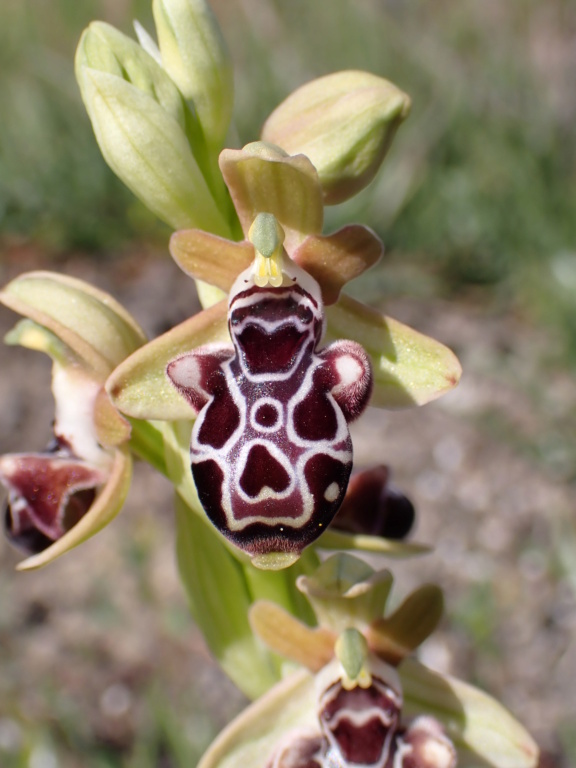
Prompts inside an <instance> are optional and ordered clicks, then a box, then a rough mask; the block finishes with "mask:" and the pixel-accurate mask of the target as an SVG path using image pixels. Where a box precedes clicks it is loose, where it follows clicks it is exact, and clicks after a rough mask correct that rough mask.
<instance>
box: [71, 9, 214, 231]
mask: <svg viewBox="0 0 576 768" xmlns="http://www.w3.org/2000/svg"><path fill="white" fill-rule="evenodd" d="M76 77H77V80H78V84H79V86H80V90H81V93H82V98H83V100H84V103H85V105H86V109H87V111H88V114H89V116H90V119H91V121H92V126H93V128H94V133H95V134H96V139H97V141H98V144H99V146H100V149H101V151H102V154H103V155H104V159H105V160H106V162H107V163H108V165H109V166H110V167H111V168H112V170H113V171H114V172H115V173H116V174H117V175H118V176H119V177H120V178H121V179H122V181H123V182H124V183H125V184H126V186H127V187H129V188H130V189H131V190H132V192H134V194H135V195H136V196H137V197H139V198H140V199H141V200H142V202H144V203H145V205H147V206H148V207H149V208H150V210H152V211H153V212H154V213H155V214H156V215H157V216H158V217H159V218H161V219H162V220H163V221H166V222H167V223H168V224H170V225H171V226H172V227H174V228H176V229H178V228H180V227H193V226H199V225H201V226H202V227H203V228H204V229H208V230H211V231H213V232H217V233H219V234H227V233H228V230H229V228H228V225H227V224H226V222H225V220H224V217H223V215H222V214H221V213H220V211H219V209H218V207H217V205H216V203H215V201H214V198H213V196H212V194H211V192H210V189H209V186H208V184H207V182H206V179H205V177H204V175H203V174H202V171H201V169H200V167H199V164H198V161H197V158H196V157H195V156H194V154H193V152H192V149H191V147H190V143H189V141H188V138H187V132H188V133H189V131H188V130H187V129H188V127H189V123H190V119H191V118H190V113H189V110H188V108H187V106H186V105H185V104H184V102H183V99H182V95H181V94H180V92H179V91H178V88H177V87H176V86H175V85H174V83H173V82H172V81H171V79H170V78H169V77H168V75H167V74H166V73H165V72H164V70H163V69H162V67H160V65H159V64H158V63H157V62H156V61H155V60H154V58H153V57H152V56H151V55H150V54H148V53H147V52H146V51H145V50H144V49H143V48H141V47H140V46H139V45H138V44H137V43H136V42H135V41H133V40H131V39H130V38H128V37H126V36H125V35H123V34H122V33H120V32H118V31H117V30H115V29H114V28H113V27H110V26H109V25H107V24H103V23H100V22H96V23H94V24H91V25H90V26H89V27H88V29H86V30H85V32H84V34H83V35H82V38H81V39H80V43H79V45H78V50H77V53H76ZM196 151H198V148H196ZM200 159H202V158H200Z"/></svg>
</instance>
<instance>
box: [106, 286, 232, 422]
mask: <svg viewBox="0 0 576 768" xmlns="http://www.w3.org/2000/svg"><path fill="white" fill-rule="evenodd" d="M226 312H227V308H226V302H224V301H221V302H220V303H219V304H216V305H214V306H212V307H210V308H209V309H205V310H203V311H202V312H199V313H198V314H197V315H194V316H193V317H191V318H190V319H189V320H185V321H184V322H183V323H181V324H180V325H177V326H175V327H174V328H172V329H171V330H169V331H168V332H167V333H165V334H163V335H162V336H159V337H158V338H157V339H154V340H153V341H151V342H149V343H148V344H146V346H144V347H142V348H141V349H139V350H137V352H136V353H135V354H133V355H131V356H130V357H129V358H128V359H127V360H125V361H124V362H123V363H122V364H121V365H119V366H118V367H117V368H116V370H115V371H114V372H113V373H112V375H111V376H110V378H109V379H108V381H107V383H106V390H107V392H108V394H109V395H110V398H111V400H112V402H113V403H114V405H115V406H116V407H117V408H118V410H120V411H122V413H124V414H126V415H127V416H130V417H131V418H135V419H146V420H166V421H178V420H190V419H194V418H195V417H196V414H195V413H194V411H193V410H192V408H191V407H190V405H189V404H188V403H187V402H186V401H185V400H184V398H183V397H182V396H181V395H180V394H178V392H177V391H176V389H175V387H173V386H172V384H171V383H170V381H169V380H168V377H167V375H166V366H167V365H168V363H169V362H170V361H171V360H174V359H175V358H176V357H178V355H181V354H184V353H185V352H190V351H192V350H193V349H195V348H196V347H199V346H201V345H202V344H208V343H212V342H226V341H229V340H230V336H229V334H228V326H227V324H226Z"/></svg>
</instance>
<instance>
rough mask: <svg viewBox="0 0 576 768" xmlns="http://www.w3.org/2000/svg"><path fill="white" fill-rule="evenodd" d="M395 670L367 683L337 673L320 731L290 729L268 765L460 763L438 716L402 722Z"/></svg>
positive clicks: (422, 767)
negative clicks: (346, 683) (354, 682)
mask: <svg viewBox="0 0 576 768" xmlns="http://www.w3.org/2000/svg"><path fill="white" fill-rule="evenodd" d="M327 669H328V668H325V670H327ZM392 672H393V675H392V677H393V678H394V682H391V681H389V680H386V679H384V677H379V676H375V675H373V676H372V679H371V681H370V683H369V685H367V686H366V687H363V686H361V685H353V686H352V687H346V686H344V685H343V683H342V680H341V678H339V677H335V678H332V682H331V683H329V685H328V687H327V688H326V689H325V690H324V691H321V692H320V695H319V699H318V724H317V726H318V731H317V732H314V730H311V731H295V732H292V733H289V734H286V737H285V738H284V739H283V741H282V742H281V743H280V744H278V745H277V746H276V748H275V750H274V754H273V755H272V757H271V759H270V760H269V761H268V764H267V766H266V768H455V766H456V750H455V749H454V746H453V744H452V742H451V741H450V740H449V739H448V738H447V737H446V735H445V733H444V729H443V728H442V726H441V725H440V723H439V722H438V721H437V720H435V719H434V718H432V717H428V716H421V717H418V718H416V719H415V720H413V721H412V722H410V723H409V724H408V725H404V724H403V723H402V722H401V715H402V704H403V701H402V693H401V691H400V690H399V682H398V678H397V675H396V674H395V672H394V671H393V670H392ZM322 674H323V672H321V673H320V675H322ZM317 681H318V678H317Z"/></svg>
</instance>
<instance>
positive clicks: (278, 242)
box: [248, 213, 284, 288]
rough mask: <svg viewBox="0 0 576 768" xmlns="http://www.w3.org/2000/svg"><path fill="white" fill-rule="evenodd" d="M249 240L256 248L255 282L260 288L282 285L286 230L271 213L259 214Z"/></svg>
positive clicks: (251, 228)
mask: <svg viewBox="0 0 576 768" xmlns="http://www.w3.org/2000/svg"><path fill="white" fill-rule="evenodd" d="M248 239H249V240H250V242H251V243H252V245H253V246H254V250H255V251H256V256H255V259H254V282H255V283H256V285H257V286H258V287H259V288H264V287H265V286H267V285H271V286H272V287H273V288H278V287H279V286H281V285H282V282H283V280H284V275H283V273H282V262H283V252H284V248H283V247H282V244H283V243H284V230H283V229H282V227H281V226H280V224H279V223H278V221H277V219H276V217H275V216H274V215H273V214H271V213H259V214H258V215H257V216H256V218H255V219H254V221H253V223H252V226H251V227H250V231H249V232H248Z"/></svg>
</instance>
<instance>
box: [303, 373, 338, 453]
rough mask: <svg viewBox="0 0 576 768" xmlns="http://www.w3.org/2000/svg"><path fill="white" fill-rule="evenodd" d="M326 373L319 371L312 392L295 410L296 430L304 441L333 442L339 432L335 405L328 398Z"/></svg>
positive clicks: (315, 376) (315, 375) (314, 379)
mask: <svg viewBox="0 0 576 768" xmlns="http://www.w3.org/2000/svg"><path fill="white" fill-rule="evenodd" d="M323 379H324V371H323V370H322V369H318V370H317V371H316V372H315V374H314V378H313V383H312V387H311V389H310V391H309V392H308V394H307V395H306V396H305V397H304V399H303V400H302V401H301V402H300V403H298V405H297V406H296V408H294V429H295V430H296V433H297V434H298V436H299V437H300V438H302V440H333V439H334V438H335V437H336V433H337V431H338V419H337V416H336V412H335V410H334V405H333V404H332V403H331V402H330V401H329V400H328V398H327V396H326V388H325V387H324V385H323Z"/></svg>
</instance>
